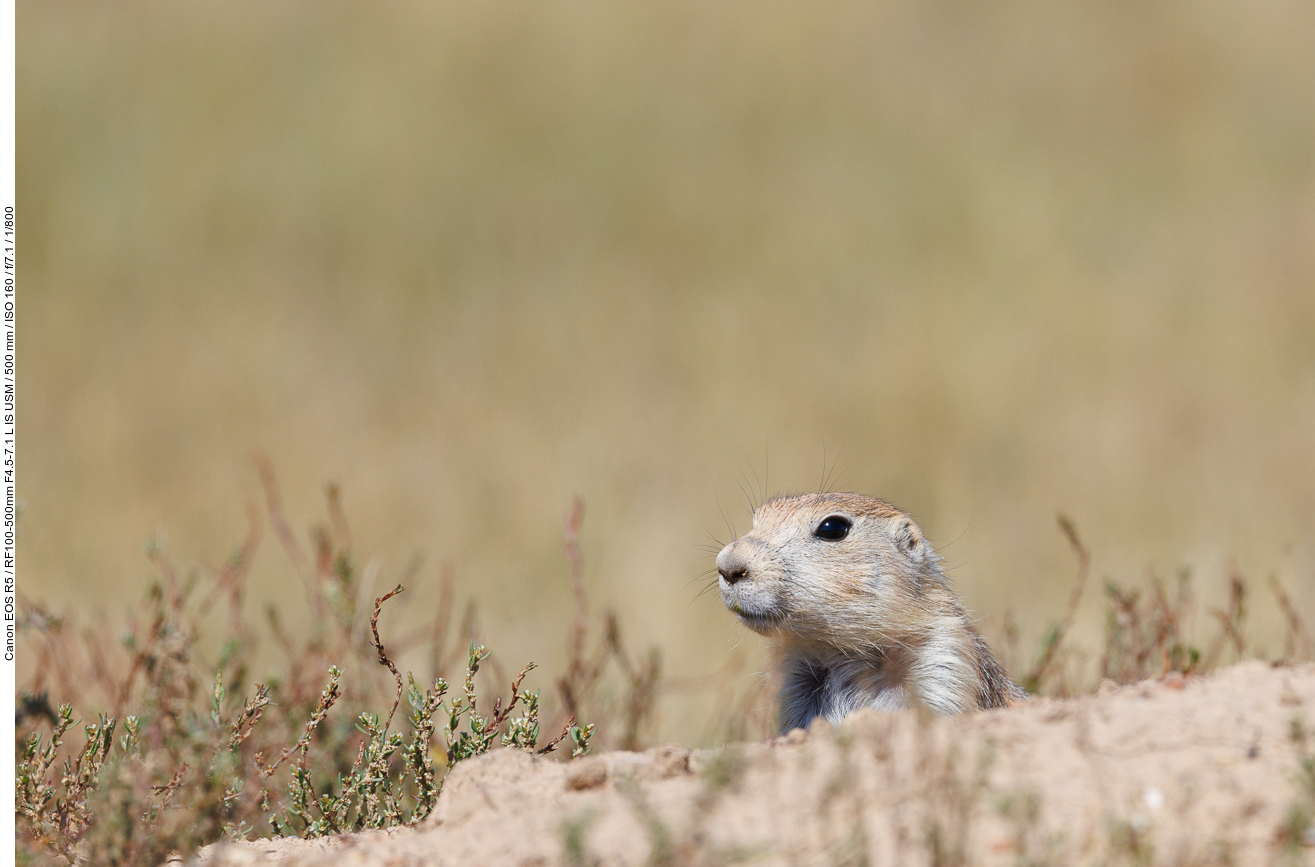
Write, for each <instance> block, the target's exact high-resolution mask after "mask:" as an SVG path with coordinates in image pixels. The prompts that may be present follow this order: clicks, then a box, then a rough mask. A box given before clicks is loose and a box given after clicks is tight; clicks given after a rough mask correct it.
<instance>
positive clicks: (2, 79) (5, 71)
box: [0, 0, 18, 860]
mask: <svg viewBox="0 0 1315 867" xmlns="http://www.w3.org/2000/svg"><path fill="white" fill-rule="evenodd" d="M14 9H15V2H14V0H0V215H2V216H0V256H3V270H0V281H3V290H0V305H2V306H3V308H4V317H3V319H0V357H3V359H4V368H3V371H4V372H3V376H2V377H0V394H3V398H2V399H0V400H2V402H0V447H2V449H3V450H2V451H0V479H2V480H3V481H0V488H3V495H2V497H0V499H3V502H4V526H3V533H2V535H3V538H4V551H3V553H2V554H0V558H2V559H0V564H2V565H0V578H3V593H2V594H0V602H2V605H3V609H4V621H3V622H4V641H3V642H0V647H2V648H3V651H4V652H3V653H0V693H3V695H4V707H3V709H0V724H3V726H4V734H3V735H0V744H3V746H0V839H7V840H15V834H16V832H17V829H16V828H15V823H14V771H15V768H14V754H13V752H11V750H12V749H13V747H12V746H11V745H12V744H13V743H14V702H15V695H14V690H15V689H16V687H17V683H16V677H15V661H14V660H15V656H16V651H15V635H14V631H15V626H16V623H15V621H14V618H15V617H16V616H17V611H18V605H17V600H16V598H15V591H16V588H17V584H16V576H15V557H14V547H15V535H16V533H17V530H18V527H17V521H18V513H17V509H18V499H17V492H16V491H17V489H16V488H15V483H14V475H15V473H14V469H15V457H14V450H15V434H14V420H15V416H16V411H15V400H14V398H15V393H16V388H17V386H16V384H15V381H14V371H15V369H16V364H15V356H16V352H17V350H16V348H15V347H16V344H15V342H14V330H15V324H16V318H15V313H16V307H15V288H16V283H15V271H14V263H15V261H16V256H15V244H14V239H15V235H14V231H15V215H14V207H15V204H16V199H15V189H16V186H17V185H16V180H15V177H16V176H15V169H14V101H15V91H14V87H15V70H14V60H15V57H16V54H15V34H16V31H17V23H16V21H15V18H14ZM0 845H3V844H0ZM9 851H10V852H13V851H14V850H12V849H11V850H9ZM4 860H8V859H4Z"/></svg>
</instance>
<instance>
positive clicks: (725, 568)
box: [717, 540, 749, 584]
mask: <svg viewBox="0 0 1315 867" xmlns="http://www.w3.org/2000/svg"><path fill="white" fill-rule="evenodd" d="M717 574H718V575H720V576H721V577H722V578H724V579H725V580H726V583H727V584H734V583H735V582H736V581H739V580H740V579H742V578H747V577H748V576H749V564H748V562H747V558H746V557H745V556H744V546H743V544H742V541H741V540H736V541H734V542H732V543H730V544H729V545H727V546H726V547H725V548H722V549H721V553H720V554H718V555H717Z"/></svg>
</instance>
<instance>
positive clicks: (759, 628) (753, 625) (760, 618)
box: [726, 602, 785, 635]
mask: <svg viewBox="0 0 1315 867" xmlns="http://www.w3.org/2000/svg"><path fill="white" fill-rule="evenodd" d="M726 607H727V608H729V609H730V610H731V611H732V612H733V613H734V614H735V616H736V617H738V618H740V622H741V623H743V624H744V625H745V626H747V627H749V628H750V629H752V630H753V631H754V632H757V633H759V634H761V635H767V634H768V633H771V632H774V631H775V630H776V628H777V627H778V626H780V625H781V621H783V620H784V619H785V615H784V614H782V613H780V612H777V611H769V612H766V613H759V612H755V611H746V610H745V609H743V608H741V607H740V605H739V603H735V602H732V603H728V604H727V606H726Z"/></svg>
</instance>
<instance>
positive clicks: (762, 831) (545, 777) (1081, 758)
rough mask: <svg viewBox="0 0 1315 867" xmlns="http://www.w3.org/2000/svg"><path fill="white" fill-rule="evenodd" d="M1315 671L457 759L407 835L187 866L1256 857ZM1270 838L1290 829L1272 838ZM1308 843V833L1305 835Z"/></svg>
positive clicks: (1263, 848) (1285, 789)
mask: <svg viewBox="0 0 1315 867" xmlns="http://www.w3.org/2000/svg"><path fill="white" fill-rule="evenodd" d="M1294 720H1305V721H1308V723H1315V666H1310V665H1305V666H1299V667H1290V668H1274V667H1270V666H1268V665H1265V664H1263V663H1259V662H1250V663H1244V664H1241V665H1237V666H1234V667H1232V668H1228V669H1225V670H1223V671H1221V672H1219V673H1217V674H1215V675H1212V676H1210V677H1207V678H1187V679H1185V680H1184V679H1182V678H1171V679H1168V680H1165V681H1161V682H1158V683H1156V682H1146V683H1142V684H1136V685H1133V686H1127V687H1121V688H1115V687H1113V685H1107V687H1106V688H1103V689H1102V690H1101V691H1100V693H1099V694H1098V695H1095V696H1089V697H1086V698H1081V699H1075V700H1067V701H1058V700H1047V699H1035V700H1032V701H1029V702H1028V703H1026V704H1025V705H1022V706H1020V707H1016V708H1012V709H1008V710H1002V711H992V712H988V713H980V714H976V715H972V716H963V717H957V718H949V719H945V718H931V717H929V716H927V715H925V714H919V713H916V712H905V713H900V714H878V713H874V712H864V713H861V714H858V715H855V716H854V717H852V718H851V719H849V720H847V721H846V722H845V724H844V725H842V726H841V727H840V728H839V729H836V730H833V729H831V728H830V727H829V726H827V725H826V724H825V723H818V724H815V725H814V726H813V728H812V729H810V730H809V731H808V732H803V731H795V732H792V733H791V734H789V735H786V736H783V737H780V738H777V739H775V740H773V741H770V742H766V743H758V744H744V745H738V746H731V747H728V748H726V749H724V750H710V751H695V752H690V751H689V750H686V749H684V748H681V747H676V746H668V747H659V748H657V749H654V750H650V751H648V752H646V753H607V754H602V755H597V756H589V757H585V758H583V759H579V760H576V761H574V762H571V763H569V764H567V763H561V762H557V761H549V760H545V759H540V758H536V757H532V756H529V755H526V754H524V753H520V752H514V751H510V750H500V751H498V752H495V753H491V754H489V755H487V756H484V757H481V758H480V759H477V760H471V761H468V762H465V763H463V764H461V765H460V766H459V767H458V768H457V769H456V770H455V771H454V772H453V773H452V775H451V776H450V777H449V779H448V780H447V783H446V785H445V787H444V790H443V794H442V796H441V797H440V801H439V806H438V809H437V810H436V812H435V814H434V815H433V816H432V817H431V818H430V820H429V821H428V822H426V823H425V824H423V825H422V826H420V827H416V828H403V829H394V830H392V831H390V832H378V833H367V834H358V835H348V836H343V837H336V838H326V839H323V840H316V841H303V840H296V839H285V840H262V841H255V842H250V843H241V844H231V845H222V846H215V847H210V848H209V849H207V850H203V852H202V853H201V856H200V860H201V863H203V864H205V865H209V867H229V865H247V864H257V863H266V862H270V861H279V862H281V863H284V864H296V865H321V864H351V865H357V864H359V865H366V864H390V865H458V864H460V865H477V864H478V865H484V864H487V865H504V864H505V865H527V867H528V865H555V864H567V865H572V864H600V865H611V864H618V865H620V864H641V863H652V864H726V863H732V862H737V861H747V862H748V863H753V864H763V865H777V864H782V865H784V864H837V865H840V864H854V865H859V864H922V863H927V864H969V863H971V864H984V865H991V864H1044V863H1051V864H1105V863H1129V864H1146V863H1155V864H1175V865H1178V864H1208V863H1218V864H1238V865H1245V864H1273V863H1282V862H1283V861H1285V860H1289V859H1290V860H1293V861H1296V862H1298V863H1301V861H1302V859H1304V858H1306V857H1308V855H1309V853H1310V852H1311V851H1312V850H1311V849H1310V848H1308V847H1309V846H1310V845H1311V844H1312V843H1315V839H1304V840H1297V841H1295V842H1292V841H1291V840H1290V839H1289V841H1288V842H1286V843H1285V841H1284V835H1283V832H1282V829H1283V828H1284V827H1285V826H1290V825H1291V823H1290V822H1289V820H1288V817H1289V816H1290V815H1291V814H1292V810H1293V809H1294V807H1301V808H1304V809H1306V810H1307V811H1309V810H1311V809H1312V808H1315V803H1312V799H1315V794H1305V793H1304V790H1303V789H1302V788H1301V786H1300V785H1299V784H1298V772H1299V769H1300V766H1301V761H1302V758H1303V757H1304V756H1308V755H1310V754H1311V751H1312V750H1315V735H1312V736H1311V737H1310V738H1309V743H1306V742H1304V741H1302V740H1301V739H1299V738H1296V737H1294V735H1293V731H1294V722H1293V721H1294ZM1290 836H1291V835H1290V834H1289V838H1290ZM1306 837H1307V838H1309V837H1310V835H1309V834H1307V835H1306Z"/></svg>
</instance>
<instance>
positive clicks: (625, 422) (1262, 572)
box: [18, 0, 1315, 740]
mask: <svg viewBox="0 0 1315 867" xmlns="http://www.w3.org/2000/svg"><path fill="white" fill-rule="evenodd" d="M18 25H19V44H18V52H19V53H18V86H19V90H18V178H19V188H18V193H19V199H18V218H19V224H18V225H19V233H20V234H19V240H20V248H19V249H20V253H19V256H20V258H19V266H20V269H21V272H20V273H21V275H22V295H21V299H20V302H21V310H20V314H21V315H20V322H19V328H20V331H19V339H20V348H21V353H22V354H21V357H20V371H19V376H20V388H21V393H20V401H21V403H20V408H21V411H22V412H21V416H20V421H19V437H20V440H19V443H20V447H21V452H20V458H21V463H20V473H21V476H20V484H21V491H20V497H21V499H22V500H23V502H24V504H25V511H24V513H23V515H22V519H21V524H20V564H21V565H20V579H21V590H22V591H23V592H24V593H25V594H27V595H28V596H29V597H32V598H37V599H43V600H45V601H46V602H48V603H50V604H51V605H52V606H54V607H55V608H56V609H60V610H67V611H69V612H71V613H74V614H75V615H80V616H82V617H84V618H89V617H99V616H107V617H111V618H113V617H117V616H118V612H119V611H121V610H126V609H127V608H128V607H129V606H130V605H131V604H132V603H133V602H134V601H135V600H136V599H137V598H138V597H139V594H140V591H141V588H142V586H143V582H144V579H146V578H147V577H148V576H149V575H150V574H151V572H152V570H151V568H150V566H149V565H148V564H147V562H146V559H145V557H144V556H143V554H142V547H141V546H142V542H143V540H144V539H146V538H147V537H150V536H152V535H155V534H157V533H159V534H160V535H161V536H162V537H163V538H164V539H165V540H166V541H167V545H168V548H169V551H170V554H171V556H172V558H173V559H174V560H175V561H176V562H178V563H180V564H183V565H186V564H195V563H204V562H208V563H217V562H219V561H221V560H222V559H223V558H225V557H226V556H227V555H228V553H229V552H230V550H231V549H232V548H233V546H235V545H236V544H237V543H238V542H239V541H240V540H241V538H242V536H243V534H244V533H245V525H246V513H245V508H246V505H247V504H248V503H259V502H261V501H262V496H261V492H260V487H259V482H258V477H257V474H256V472H255V469H254V467H253V464H252V460H251V455H252V453H253V452H254V451H257V450H260V451H263V452H264V453H266V454H267V455H268V456H269V458H270V460H271V461H272V463H273V465H274V467H275V468H276V470H277V472H278V474H279V480H280V483H281V486H282V489H283V494H284V497H285V499H286V502H287V510H288V513H289V515H290V516H291V517H292V518H293V520H294V523H296V524H297V529H298V531H299V532H300V531H302V530H304V529H305V528H306V527H308V526H309V525H310V524H311V523H313V522H320V521H322V520H323V515H324V509H323V498H322V486H323V483H324V482H325V481H326V480H330V479H332V480H336V481H337V482H338V483H340V484H341V486H342V489H343V496H344V504H345V508H346V512H347V516H348V518H349V519H350V521H351V524H352V531H353V538H354V543H355V552H356V557H357V560H358V562H359V563H364V562H365V561H366V560H368V559H369V558H371V557H381V558H382V561H381V562H382V567H381V569H380V571H379V578H378V583H377V585H376V586H377V587H378V588H379V589H380V590H382V589H385V588H386V587H390V586H392V584H393V583H395V581H396V580H397V578H398V576H400V574H401V573H402V572H403V570H404V568H405V566H406V564H407V563H408V561H409V560H410V559H411V557H412V555H413V553H414V552H415V551H417V550H423V551H424V552H425V554H426V555H427V558H428V559H427V565H426V566H425V568H424V569H423V570H422V572H421V573H420V575H419V576H418V578H417V579H416V580H415V581H414V582H412V584H411V586H410V587H409V588H408V589H409V594H408V597H406V598H405V603H406V604H405V605H403V606H402V607H401V608H398V609H397V610H395V611H391V612H389V613H387V614H386V615H385V618H384V620H383V621H382V622H381V627H383V628H384V630H385V636H387V630H388V629H389V628H396V629H398V630H401V629H403V628H404V626H406V625H408V624H416V623H421V622H424V621H425V620H426V619H427V618H429V617H430V616H432V611H433V605H434V600H435V596H436V592H437V591H436V588H437V581H438V578H437V576H438V573H439V568H440V564H443V563H446V564H449V565H450V567H451V569H452V574H453V575H454V576H455V581H456V586H457V590H458V594H459V595H460V596H462V597H466V596H470V597H476V598H478V600H479V601H480V604H481V611H482V620H483V624H484V628H485V634H486V638H487V641H488V643H489V645H490V646H491V647H492V648H493V649H494V650H495V651H496V652H497V653H498V654H499V655H500V656H501V657H502V658H504V659H506V660H508V665H509V666H510V665H517V666H518V665H519V663H520V662H521V661H523V660H525V659H535V660H537V661H538V662H540V663H541V664H543V665H545V667H546V668H547V669H548V670H550V671H551V670H555V669H560V667H561V665H562V663H563V660H564V659H565V656H566V633H567V629H568V624H569V622H570V617H571V612H572V605H573V603H572V600H571V597H570V591H569V586H570V584H569V578H568V570H567V564H566V560H565V558H564V557H563V555H562V550H561V539H562V525H563V521H564V519H565V516H566V514H567V511H568V508H569V504H570V501H571V498H572V496H573V495H576V494H578V495H580V496H582V497H583V498H584V500H585V501H586V503H587V507H588V511H587V514H586V517H585V523H584V537H583V551H584V557H585V570H586V573H585V577H586V583H587V585H588V587H589V592H590V594H591V601H592V604H593V605H594V606H595V608H596V609H600V608H602V607H613V608H615V609H617V610H618V612H619V614H620V616H621V618H622V622H623V624H624V625H625V628H626V630H627V637H628V641H629V642H630V643H631V645H632V646H634V647H636V648H638V647H642V646H644V645H646V644H650V643H656V644H660V645H661V646H662V647H663V648H664V650H665V653H666V670H667V671H668V672H669V673H671V674H673V675H689V676H692V675H699V674H703V673H707V672H710V671H712V670H714V669H716V668H718V667H719V666H721V664H722V663H723V662H724V660H725V659H726V658H727V655H728V654H729V653H730V652H731V649H732V647H733V646H734V645H736V644H737V643H741V644H742V647H743V648H745V649H747V650H749V651H751V652H752V653H753V654H754V655H755V656H754V660H755V661H754V664H753V665H752V666H751V669H753V668H755V667H757V668H761V666H762V664H763V663H762V661H761V660H762V658H763V650H762V647H761V644H760V642H759V639H757V638H756V637H754V636H752V635H748V636H746V635H745V634H744V633H743V631H742V630H741V629H739V628H738V627H737V626H735V624H734V623H733V621H732V618H731V616H730V615H729V614H728V613H727V612H726V611H725V610H723V608H722V606H721V603H720V600H719V599H718V598H717V597H716V595H715V593H714V594H707V595H704V596H702V597H698V598H696V594H697V592H698V591H699V590H700V589H701V588H702V587H703V586H704V584H705V583H706V578H701V577H700V575H701V573H704V572H705V570H708V569H710V568H711V566H712V556H711V555H710V554H708V553H707V552H706V551H704V550H702V547H701V546H704V545H712V544H714V543H712V542H711V541H710V540H709V539H708V538H707V536H705V534H704V531H705V528H706V529H707V530H708V531H709V532H710V533H711V534H712V535H713V536H715V537H716V538H717V540H718V541H719V542H725V541H728V540H729V537H730V535H731V533H730V531H729V530H728V529H727V527H726V525H725V523H724V522H723V518H722V511H725V513H726V515H727V516H728V517H729V518H730V519H731V521H732V522H733V523H734V524H735V526H736V528H737V529H738V530H739V531H741V532H742V531H743V530H744V529H746V527H747V524H748V521H747V508H746V506H745V504H744V498H743V496H742V494H741V491H740V487H741V485H742V484H743V480H742V478H741V476H742V475H744V476H747V479H748V483H749V486H750V487H752V488H753V489H754V490H755V495H756V492H757V489H758V488H759V486H760V483H759V482H758V481H755V474H756V477H757V478H762V477H763V475H764V474H765V473H766V474H768V475H769V479H768V480H767V481H766V482H765V483H763V484H762V487H764V488H765V489H766V490H767V491H768V492H770V493H781V492H787V491H803V490H810V489H815V488H817V487H818V486H819V484H820V483H821V479H822V475H823V464H824V462H828V463H829V462H831V461H833V460H834V461H837V462H838V463H837V472H839V471H841V470H843V471H844V473H843V476H842V477H841V478H840V480H839V483H838V487H839V488H841V489H848V490H857V491H862V492H866V493H870V494H874V495H878V496H881V497H883V498H886V499H889V500H891V501H893V502H895V503H896V504H898V505H900V506H901V507H903V508H905V509H907V510H909V511H911V512H912V513H913V515H914V516H915V517H916V518H917V519H918V520H919V521H920V523H921V524H922V526H923V527H924V529H925V530H926V531H927V533H928V534H929V535H930V537H931V538H932V540H933V541H934V542H935V543H936V544H938V545H939V546H940V547H941V550H942V553H943V554H944V556H945V558H946V561H947V563H948V564H949V565H950V567H951V577H952V579H953V580H954V581H955V583H956V585H957V587H958V588H959V589H960V590H961V592H962V593H963V594H964V596H965V598H966V601H967V604H968V606H969V607H970V608H971V609H973V610H974V611H976V612H977V613H978V614H980V615H983V616H984V617H985V619H986V621H985V622H986V623H987V624H988V625H989V624H990V623H992V622H996V621H998V619H999V618H1000V617H1001V616H1002V615H1003V613H1004V612H1005V611H1006V610H1009V609H1012V610H1013V611H1015V612H1016V613H1017V617H1018V621H1019V623H1020V625H1021V629H1022V634H1023V640H1024V643H1025V644H1027V643H1028V642H1033V643H1034V642H1035V641H1036V640H1037V639H1039V637H1040V636H1041V635H1042V634H1043V633H1044V631H1045V629H1046V628H1047V626H1048V625H1049V623H1050V622H1051V621H1052V620H1054V619H1056V618H1057V617H1058V616H1059V612H1060V611H1061V609H1062V607H1063V603H1064V600H1065V598H1066V596H1067V593H1068V591H1069V587H1070V583H1071V578H1072V575H1073V559H1072V555H1071V552H1070V551H1069V550H1068V549H1067V547H1066V544H1065V542H1064V538H1063V536H1062V535H1061V534H1060V533H1059V532H1058V530H1057V529H1056V526H1055V519H1054V515H1055V513H1056V511H1057V510H1063V511H1064V512H1065V513H1067V514H1069V515H1071V516H1072V517H1073V519H1074V521H1075V522H1076V523H1077V525H1078V527H1079V528H1080V529H1081V531H1082V533H1083V536H1084V539H1085V540H1086V542H1087V543H1088V544H1089V546H1090V547H1091V549H1092V552H1093V556H1094V562H1093V569H1094V572H1095V577H1096V578H1099V577H1101V576H1102V575H1111V576H1115V577H1119V578H1120V579H1129V580H1133V579H1135V578H1137V577H1138V576H1140V575H1141V574H1143V573H1145V572H1146V571H1147V570H1155V571H1156V572H1158V573H1159V574H1162V575H1168V574H1172V572H1173V571H1174V570H1176V569H1177V568H1179V567H1180V566H1190V567H1192V568H1193V569H1194V570H1195V572H1196V575H1197V582H1198V588H1199V593H1200V596H1201V597H1202V600H1203V604H1210V603H1211V601H1212V600H1217V599H1218V598H1220V596H1221V595H1222V586H1223V577H1224V575H1225V574H1226V573H1227V570H1228V569H1229V568H1230V567H1229V564H1230V561H1235V562H1236V563H1237V565H1238V567H1239V568H1240V569H1241V570H1242V571H1243V572H1244V573H1246V574H1247V575H1249V576H1252V577H1254V578H1263V577H1265V576H1268V575H1271V574H1273V575H1277V576H1278V577H1279V578H1280V579H1281V580H1282V581H1284V583H1285V584H1286V585H1287V586H1288V588H1289V590H1290V591H1291V592H1292V594H1293V596H1294V600H1295V601H1296V603H1297V605H1298V607H1299V609H1300V610H1301V611H1302V612H1303V613H1305V614H1306V615H1307V617H1308V619H1309V618H1310V617H1311V615H1312V609H1313V608H1315V532H1313V529H1315V75H1313V74H1312V65H1311V59H1312V58H1313V57H1315V7H1313V6H1312V5H1311V4H1309V3H1305V2H1300V0H1253V2H1247V3H1242V4H1239V3H1225V2H1216V0H1192V2H1187V0H1179V2H1171V0H1153V2H1147V3H1127V2H1114V3H1097V2H1076V0H1059V2H1055V0H1009V2H1002V3H995V4H977V3H970V2H963V0H889V2H879V3H872V2H858V0H823V2H817V3H808V4H802V3H797V2H786V0H754V2H751V3H750V2H724V3H720V2H719V3H703V2H692V0H671V2H664V3H660V4H659V3H648V4H643V3H609V2H594V0H556V2H551V3H546V2H535V0H525V2H503V0H492V2H476V3H472V2H435V3H429V4H403V3H383V4H351V3H340V2H321V0H316V2H292V0H286V2H279V3H254V2H225V3H217V2H188V3H179V2H159V3H137V2H124V3H114V4H92V3H85V2H77V3H74V2H52V0H42V2H33V0H23V2H20V3H19V6H18ZM834 475H835V473H833V476H834ZM377 562H379V561H377ZM1257 586H1263V585H1257ZM376 592H377V591H376ZM1097 595H1098V594H1097V593H1096V592H1094V591H1093V592H1092V593H1091V594H1090V595H1089V597H1088V600H1087V602H1086V603H1085V604H1084V606H1083V609H1082V610H1083V614H1082V620H1081V623H1080V630H1079V631H1083V630H1085V634H1087V635H1088V636H1090V635H1094V634H1095V633H1096V631H1097V630H1098V629H1099V627H1100V616H1101V615H1100V605H1099V601H1098V598H1097ZM251 597H252V598H251V599H249V600H248V603H249V605H250V606H251V607H252V609H253V612H252V616H253V617H256V616H258V611H259V607H260V606H261V605H262V604H263V602H264V601H276V602H279V603H280V604H283V605H285V611H287V612H290V611H296V610H300V609H298V608H297V607H296V606H297V604H298V600H299V599H300V597H301V589H300V583H299V581H298V580H297V578H296V575H295V572H294V571H293V570H292V568H291V566H290V565H289V563H288V562H287V559H286V557H285V556H284V554H283V552H282V551H280V550H279V548H278V546H277V544H275V542H274V541H273V539H272V538H270V537H269V536H268V534H267V536H266V541H265V543H264V544H263V546H262V548H261V549H260V551H259V553H258V555H257V559H256V561H255V565H254V569H253V590H252V593H251ZM288 618H289V615H288V614H287V613H285V619H288ZM390 618H392V619H393V624H394V625H392V626H390V623H389V619H390ZM293 619H294V621H295V618H293ZM1203 619H1208V618H1203ZM1250 622H1251V623H1252V627H1253V629H1254V630H1255V637H1256V640H1257V641H1258V643H1259V644H1260V645H1261V646H1262V647H1263V646H1264V645H1265V642H1266V640H1267V637H1268V636H1269V635H1270V634H1271V632H1273V631H1274V630H1275V629H1276V628H1277V627H1276V626H1275V624H1277V623H1278V622H1279V619H1278V615H1277V612H1276V610H1275V609H1274V605H1273V603H1272V600H1269V599H1267V598H1262V597H1261V596H1257V598H1256V600H1255V603H1254V608H1253V610H1252V614H1251V621H1250ZM294 625H295V623H294ZM988 632H989V630H988ZM401 661H402V662H403V664H408V663H409V664H412V665H418V663H417V662H416V661H413V660H406V659H403V660H401ZM746 677H747V675H746ZM548 683H549V681H548V680H547V679H546V678H545V680H544V685H545V686H546V685H547V684H548ZM704 716H706V708H703V707H702V706H701V705H699V704H698V703H697V702H685V703H681V702H679V701H675V702H672V703H670V704H669V705H668V706H667V707H666V709H665V710H664V714H663V720H662V721H663V726H664V733H665V734H666V735H667V736H669V737H675V738H684V739H687V740H689V739H693V738H695V737H697V736H698V735H697V733H698V732H699V731H701V728H700V727H701V720H702V718H703V717H704Z"/></svg>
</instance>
